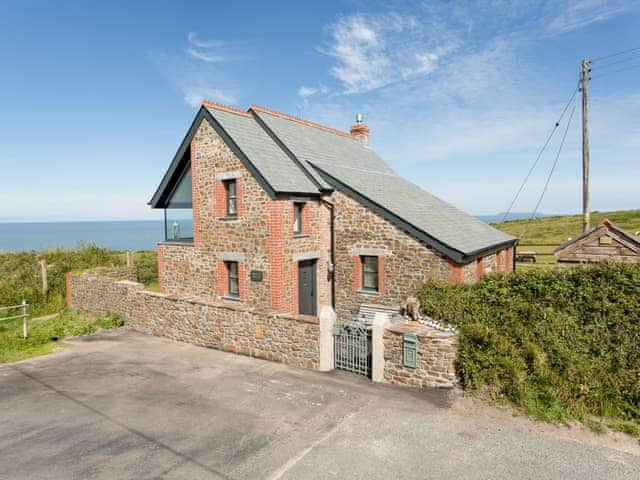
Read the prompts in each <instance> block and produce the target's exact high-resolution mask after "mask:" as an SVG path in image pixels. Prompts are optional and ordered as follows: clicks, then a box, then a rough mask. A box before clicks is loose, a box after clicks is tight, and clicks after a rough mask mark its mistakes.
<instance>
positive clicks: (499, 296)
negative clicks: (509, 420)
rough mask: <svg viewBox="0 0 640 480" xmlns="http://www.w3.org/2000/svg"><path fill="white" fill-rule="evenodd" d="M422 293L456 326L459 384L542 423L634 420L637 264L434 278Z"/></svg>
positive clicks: (637, 405) (639, 293)
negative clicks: (465, 280)
mask: <svg viewBox="0 0 640 480" xmlns="http://www.w3.org/2000/svg"><path fill="white" fill-rule="evenodd" d="M418 297H419V298H420V301H421V305H422V309H423V311H424V313H425V314H427V315H429V316H431V317H433V318H434V319H436V320H440V321H444V322H450V323H452V324H455V325H457V326H458V327H459V331H460V347H459V352H458V369H459V372H460V375H461V377H462V380H463V383H464V387H465V389H468V390H470V391H473V392H476V393H483V394H486V393H488V394H490V395H491V396H492V397H493V398H494V399H506V400H509V401H511V402H513V403H514V404H516V405H518V406H520V407H522V408H523V409H524V411H525V412H526V413H528V414H532V415H535V416H537V417H538V418H542V419H545V420H551V421H562V420H566V419H584V418H586V417H589V416H591V415H597V416H601V417H606V418H622V419H624V420H631V421H634V422H640V265H622V264H603V265H598V266H589V267H584V268H575V269H564V270H555V269H548V270H530V271H523V272H522V273H520V272H519V273H515V274H507V275H505V274H492V275H487V276H485V277H484V278H483V279H482V281H481V282H480V283H478V284H477V285H451V284H446V283H443V282H439V281H436V280H430V281H428V282H427V283H426V284H425V285H424V286H423V287H421V288H420V289H419V291H418Z"/></svg>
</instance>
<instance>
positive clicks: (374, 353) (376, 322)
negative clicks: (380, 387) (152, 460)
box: [371, 312, 390, 382]
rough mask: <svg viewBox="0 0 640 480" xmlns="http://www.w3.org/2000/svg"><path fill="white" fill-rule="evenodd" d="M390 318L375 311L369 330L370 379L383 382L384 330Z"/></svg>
mask: <svg viewBox="0 0 640 480" xmlns="http://www.w3.org/2000/svg"><path fill="white" fill-rule="evenodd" d="M389 323H390V319H389V315H387V314H386V313H381V312H376V314H375V316H374V317H373V329H372V331H371V380H372V381H374V382H384V338H383V337H384V330H385V328H387V327H388V326H389Z"/></svg>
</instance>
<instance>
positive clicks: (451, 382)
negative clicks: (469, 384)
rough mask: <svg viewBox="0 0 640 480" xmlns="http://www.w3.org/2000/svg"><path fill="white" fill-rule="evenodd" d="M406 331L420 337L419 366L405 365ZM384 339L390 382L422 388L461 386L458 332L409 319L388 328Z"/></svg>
mask: <svg viewBox="0 0 640 480" xmlns="http://www.w3.org/2000/svg"><path fill="white" fill-rule="evenodd" d="M405 333H413V334H415V335H416V336H417V338H418V345H417V359H416V360H417V361H416V368H411V367H406V366H404V347H403V342H404V340H403V335H404V334H405ZM383 338H384V357H385V368H384V380H385V382H386V383H393V384H398V385H405V386H410V387H421V388H424V387H438V388H453V387H455V386H457V385H458V380H457V377H456V373H455V358H456V350H457V337H456V334H455V333H453V332H441V331H439V330H436V329H434V328H431V327H427V326H425V325H420V324H418V323H416V322H408V323H402V324H395V325H391V326H390V327H389V328H387V329H386V330H385V332H384V337H383Z"/></svg>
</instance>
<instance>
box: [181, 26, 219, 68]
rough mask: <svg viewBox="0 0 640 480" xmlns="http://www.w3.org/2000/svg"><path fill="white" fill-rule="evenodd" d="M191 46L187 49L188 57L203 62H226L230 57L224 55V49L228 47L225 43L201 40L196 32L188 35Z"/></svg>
mask: <svg viewBox="0 0 640 480" xmlns="http://www.w3.org/2000/svg"><path fill="white" fill-rule="evenodd" d="M187 41H188V42H189V46H188V47H187V49H186V52H187V55H189V56H191V57H193V58H195V59H196V60H202V61H203V62H212V63H218V62H225V61H228V60H230V57H229V56H228V55H227V54H225V53H224V50H223V48H224V47H225V46H227V44H226V43H225V42H222V41H219V40H200V38H198V34H197V33H196V32H190V33H189V34H188V35H187Z"/></svg>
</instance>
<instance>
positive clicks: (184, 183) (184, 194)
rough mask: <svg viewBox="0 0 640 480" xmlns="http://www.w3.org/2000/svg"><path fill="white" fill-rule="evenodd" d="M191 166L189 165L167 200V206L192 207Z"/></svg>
mask: <svg viewBox="0 0 640 480" xmlns="http://www.w3.org/2000/svg"><path fill="white" fill-rule="evenodd" d="M191 195H192V189H191V166H188V167H187V168H186V169H185V171H184V172H183V174H182V178H180V180H179V181H178V185H176V188H175V190H174V191H173V193H172V194H171V196H170V197H169V199H168V200H167V208H192V207H193V203H192V196H191Z"/></svg>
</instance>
